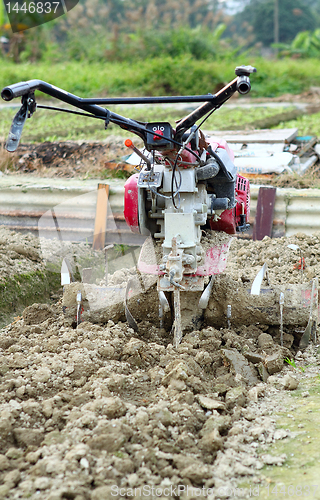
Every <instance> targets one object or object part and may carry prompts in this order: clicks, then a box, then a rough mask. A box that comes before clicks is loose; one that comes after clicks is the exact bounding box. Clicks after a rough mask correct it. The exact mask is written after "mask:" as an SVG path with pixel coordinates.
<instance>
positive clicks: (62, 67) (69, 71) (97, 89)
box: [0, 56, 320, 97]
mask: <svg viewBox="0 0 320 500" xmlns="http://www.w3.org/2000/svg"><path fill="white" fill-rule="evenodd" d="M241 64H252V65H254V66H256V67H257V70H258V72H257V74H255V75H254V76H253V78H252V91H251V93H250V95H251V96H252V97H274V96H279V95H282V94H284V93H292V94H296V93H301V92H303V91H305V90H308V89H309V88H310V86H318V85H320V84H319V82H320V66H319V61H318V60H316V59H309V60H304V61H303V63H302V62H301V61H300V60H293V59H283V60H278V61H274V60H265V59H262V58H255V59H253V58H248V57H245V56H242V57H239V56H238V57H237V58H235V59H234V60H232V61H230V60H227V61H209V60H195V59H192V58H191V57H189V56H186V57H180V58H171V57H164V58H157V59H148V60H143V61H139V62H136V63H134V62H133V63H131V62H112V63H110V62H107V61H106V62H105V63H103V64H98V63H85V62H70V63H62V64H49V63H33V64H29V63H23V64H14V63H12V62H10V61H8V60H3V59H2V60H0V65H1V72H0V87H1V88H2V87H4V86H6V85H9V84H12V83H15V82H18V81H22V80H30V79H40V80H45V81H48V82H51V83H53V84H54V85H56V86H58V87H61V88H64V89H68V90H69V91H70V92H71V93H74V94H78V95H81V96H83V97H92V96H102V95H104V96H108V95H109V96H111V95H161V94H162V95H166V94H172V95H173V94H205V93H208V92H214V91H215V89H216V88H217V86H218V85H221V83H226V82H227V81H229V80H231V79H232V78H233V77H234V68H235V67H236V66H237V65H241Z"/></svg>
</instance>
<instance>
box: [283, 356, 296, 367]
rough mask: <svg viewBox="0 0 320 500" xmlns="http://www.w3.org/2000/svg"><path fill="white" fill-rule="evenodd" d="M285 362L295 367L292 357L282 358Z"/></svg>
mask: <svg viewBox="0 0 320 500" xmlns="http://www.w3.org/2000/svg"><path fill="white" fill-rule="evenodd" d="M284 360H285V362H286V363H288V365H290V366H292V368H295V369H296V368H297V365H296V363H295V360H294V359H290V358H285V359H284Z"/></svg>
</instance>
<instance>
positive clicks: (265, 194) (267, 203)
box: [253, 187, 277, 240]
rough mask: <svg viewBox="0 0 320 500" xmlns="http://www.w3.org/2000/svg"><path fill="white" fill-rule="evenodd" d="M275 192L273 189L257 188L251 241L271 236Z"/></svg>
mask: <svg viewBox="0 0 320 500" xmlns="http://www.w3.org/2000/svg"><path fill="white" fill-rule="evenodd" d="M276 191H277V189H276V188H274V187H261V188H259V194H258V203H257V210H256V217H255V223H254V228H253V240H262V239H263V238H264V237H265V236H270V237H271V235H272V224H273V214H274V205H275V201H276Z"/></svg>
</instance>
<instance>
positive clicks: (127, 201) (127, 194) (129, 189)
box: [123, 174, 140, 233]
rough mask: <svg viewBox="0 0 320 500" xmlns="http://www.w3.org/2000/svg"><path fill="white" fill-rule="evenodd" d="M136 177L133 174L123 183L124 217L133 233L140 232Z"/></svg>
mask: <svg viewBox="0 0 320 500" xmlns="http://www.w3.org/2000/svg"><path fill="white" fill-rule="evenodd" d="M138 178H139V174H133V175H131V177H129V179H128V180H127V181H126V183H125V185H124V212H123V215H124V218H125V220H126V223H127V224H128V226H129V227H130V229H131V231H132V232H133V233H140V228H139V214H138V193H139V188H138Z"/></svg>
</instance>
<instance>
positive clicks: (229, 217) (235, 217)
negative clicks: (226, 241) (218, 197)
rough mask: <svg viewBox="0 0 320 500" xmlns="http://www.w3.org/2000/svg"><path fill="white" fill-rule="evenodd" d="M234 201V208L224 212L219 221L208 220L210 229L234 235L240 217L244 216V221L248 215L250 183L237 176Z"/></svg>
mask: <svg viewBox="0 0 320 500" xmlns="http://www.w3.org/2000/svg"><path fill="white" fill-rule="evenodd" d="M236 199H237V204H236V206H235V208H231V209H229V210H225V211H224V212H222V214H221V215H220V218H219V220H217V221H214V220H213V218H212V219H210V221H209V224H210V228H211V229H213V230H214V231H224V232H225V233H228V234H235V233H236V227H237V226H238V225H240V215H241V214H243V213H244V214H246V220H248V219H249V215H250V183H249V181H248V179H246V178H245V177H242V176H241V175H238V174H237V180H236Z"/></svg>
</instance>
